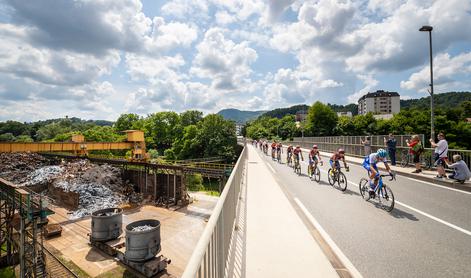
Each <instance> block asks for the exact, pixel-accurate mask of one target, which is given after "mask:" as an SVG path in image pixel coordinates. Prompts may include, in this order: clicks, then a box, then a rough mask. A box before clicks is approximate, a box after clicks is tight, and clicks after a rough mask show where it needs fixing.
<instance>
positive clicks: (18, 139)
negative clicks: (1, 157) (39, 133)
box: [15, 135, 34, 143]
mask: <svg viewBox="0 0 471 278" xmlns="http://www.w3.org/2000/svg"><path fill="white" fill-rule="evenodd" d="M33 141H34V140H33V138H31V137H30V136H29V135H20V136H17V137H16V139H15V142H22V143H31V142H33Z"/></svg>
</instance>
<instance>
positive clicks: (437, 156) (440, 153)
mask: <svg viewBox="0 0 471 278" xmlns="http://www.w3.org/2000/svg"><path fill="white" fill-rule="evenodd" d="M437 138H438V143H435V140H434V139H433V138H430V144H431V145H432V148H435V151H434V153H433V160H434V161H435V164H436V165H437V172H438V175H437V176H436V178H437V179H442V178H444V177H445V178H446V175H445V163H446V162H447V160H448V142H447V141H446V139H445V134H443V132H440V133H439V134H438V136H437Z"/></svg>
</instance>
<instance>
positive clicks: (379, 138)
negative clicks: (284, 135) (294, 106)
mask: <svg viewBox="0 0 471 278" xmlns="http://www.w3.org/2000/svg"><path fill="white" fill-rule="evenodd" d="M365 137H370V142H371V151H372V152H375V151H376V150H377V149H379V148H386V146H385V144H384V138H385V137H386V139H387V137H388V136H387V135H371V136H330V137H304V138H301V137H295V138H294V139H293V141H290V142H289V143H291V144H293V145H300V146H301V147H303V148H311V147H312V145H313V144H316V145H318V146H319V149H320V150H321V151H326V152H335V151H337V150H338V149H339V148H340V147H342V148H343V149H345V152H346V153H347V154H348V155H350V156H356V157H364V156H365V147H364V146H363V145H362V144H361V140H364V139H365ZM394 137H395V138H396V140H397V147H396V160H397V161H398V162H400V161H401V159H402V156H403V154H404V153H407V151H408V150H409V148H408V147H407V143H406V139H410V137H411V135H394ZM419 138H421V140H422V142H424V135H423V134H420V135H419ZM287 143H288V142H287ZM433 153H434V149H433V148H425V152H424V153H423V154H422V157H425V156H428V158H429V159H430V161H433V160H432V159H433ZM455 154H460V155H461V157H462V158H463V161H464V162H466V164H467V165H468V167H469V166H471V150H455V149H448V157H449V158H450V159H451V157H452V156H453V155H455Z"/></svg>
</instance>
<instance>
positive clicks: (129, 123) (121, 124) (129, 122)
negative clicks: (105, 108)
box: [114, 113, 141, 131]
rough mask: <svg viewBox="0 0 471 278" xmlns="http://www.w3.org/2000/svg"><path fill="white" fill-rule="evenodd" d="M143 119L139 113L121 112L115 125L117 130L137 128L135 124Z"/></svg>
mask: <svg viewBox="0 0 471 278" xmlns="http://www.w3.org/2000/svg"><path fill="white" fill-rule="evenodd" d="M140 120H141V117H140V116H139V115H137V114H132V113H131V114H121V116H119V118H118V120H116V123H115V124H114V127H115V129H116V130H117V131H123V130H131V129H135V128H136V127H135V124H136V123H137V122H139V121H140Z"/></svg>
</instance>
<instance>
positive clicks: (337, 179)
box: [327, 166, 348, 191]
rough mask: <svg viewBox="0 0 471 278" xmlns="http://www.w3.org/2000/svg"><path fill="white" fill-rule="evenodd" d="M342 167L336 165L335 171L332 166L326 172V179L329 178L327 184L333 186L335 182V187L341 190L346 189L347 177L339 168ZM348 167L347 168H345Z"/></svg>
mask: <svg viewBox="0 0 471 278" xmlns="http://www.w3.org/2000/svg"><path fill="white" fill-rule="evenodd" d="M341 168H342V167H340V166H338V167H337V169H336V171H335V172H334V170H333V169H332V168H330V169H329V172H328V173H327V179H328V180H329V184H330V185H332V186H333V187H335V184H336V183H337V189H338V190H341V191H345V190H347V184H348V181H347V177H346V176H345V174H344V173H343V172H342V170H341ZM346 169H348V168H346Z"/></svg>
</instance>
